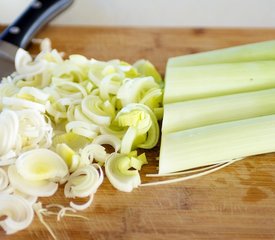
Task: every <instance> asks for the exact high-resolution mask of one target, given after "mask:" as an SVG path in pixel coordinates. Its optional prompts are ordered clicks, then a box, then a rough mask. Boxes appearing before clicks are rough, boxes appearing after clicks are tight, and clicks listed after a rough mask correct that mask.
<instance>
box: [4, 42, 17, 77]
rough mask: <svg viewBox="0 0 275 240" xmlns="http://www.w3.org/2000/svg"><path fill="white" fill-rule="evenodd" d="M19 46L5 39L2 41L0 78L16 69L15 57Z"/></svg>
mask: <svg viewBox="0 0 275 240" xmlns="http://www.w3.org/2000/svg"><path fill="white" fill-rule="evenodd" d="M17 49H18V47H16V46H15V45H12V44H10V43H8V42H5V41H0V79H2V77H5V76H8V75H9V74H11V73H12V72H14V70H15V65H14V59H15V54H16V51H17Z"/></svg>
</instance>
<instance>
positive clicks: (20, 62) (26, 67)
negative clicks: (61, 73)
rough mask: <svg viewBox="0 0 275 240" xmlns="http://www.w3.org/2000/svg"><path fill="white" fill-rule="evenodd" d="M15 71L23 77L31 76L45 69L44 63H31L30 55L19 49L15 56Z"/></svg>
mask: <svg viewBox="0 0 275 240" xmlns="http://www.w3.org/2000/svg"><path fill="white" fill-rule="evenodd" d="M15 69H16V72H17V73H19V74H21V75H23V76H30V75H32V76H33V75H36V74H39V73H41V72H42V71H43V70H44V69H45V62H44V61H37V62H33V60H32V57H31V55H30V54H29V53H28V52H27V51H25V50H24V49H22V48H19V49H18V50H17V52H16V56H15Z"/></svg>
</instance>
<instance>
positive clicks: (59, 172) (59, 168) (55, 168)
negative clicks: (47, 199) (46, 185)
mask: <svg viewBox="0 0 275 240" xmlns="http://www.w3.org/2000/svg"><path fill="white" fill-rule="evenodd" d="M15 166H16V169H17V172H18V173H19V174H20V175H21V176H22V177H23V178H24V179H26V180H30V181H41V180H52V181H60V180H61V179H62V178H64V177H65V176H66V175H67V174H68V167H67V165H66V163H65V161H64V160H63V159H62V158H61V157H60V156H59V155H58V154H57V153H55V152H53V151H51V150H49V149H43V148H40V149H34V150H30V151H28V152H25V153H23V154H21V155H20V156H19V158H18V159H17V160H16V163H15Z"/></svg>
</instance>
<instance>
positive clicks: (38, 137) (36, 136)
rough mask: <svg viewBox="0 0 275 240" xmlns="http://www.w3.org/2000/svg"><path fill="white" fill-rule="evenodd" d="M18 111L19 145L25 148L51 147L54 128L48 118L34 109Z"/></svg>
mask: <svg viewBox="0 0 275 240" xmlns="http://www.w3.org/2000/svg"><path fill="white" fill-rule="evenodd" d="M16 113H17V115H18V118H19V139H20V142H18V143H17V145H18V147H20V148H22V149H23V150H27V149H34V148H37V147H42V148H48V147H50V145H51V144H52V136H53V128H52V126H51V124H50V122H48V120H47V118H45V116H44V115H43V114H41V113H40V112H39V111H37V110H32V109H26V110H21V111H17V112H16ZM19 145H20V146H19Z"/></svg>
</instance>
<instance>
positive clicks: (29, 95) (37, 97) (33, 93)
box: [17, 87, 49, 104]
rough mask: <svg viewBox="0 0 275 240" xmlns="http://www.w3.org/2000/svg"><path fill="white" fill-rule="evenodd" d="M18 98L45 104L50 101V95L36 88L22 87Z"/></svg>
mask: <svg viewBox="0 0 275 240" xmlns="http://www.w3.org/2000/svg"><path fill="white" fill-rule="evenodd" d="M17 97H19V98H23V99H26V100H30V101H33V102H38V103H43V104H44V103H45V102H46V101H47V100H48V98H49V94H47V93H45V92H43V91H42V90H40V89H38V88H35V87H22V88H21V89H20V90H19V92H18V93H17Z"/></svg>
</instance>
